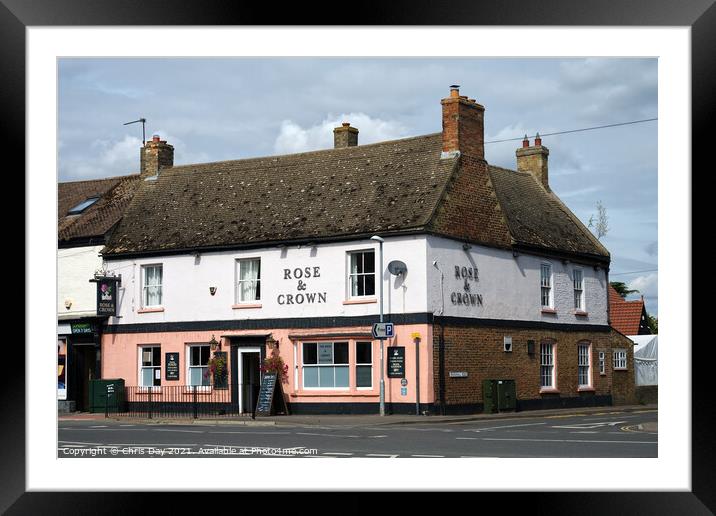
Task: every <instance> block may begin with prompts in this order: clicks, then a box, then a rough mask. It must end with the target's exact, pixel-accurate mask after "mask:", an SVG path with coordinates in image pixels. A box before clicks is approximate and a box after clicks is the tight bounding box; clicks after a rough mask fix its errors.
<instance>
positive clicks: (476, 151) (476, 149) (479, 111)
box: [440, 85, 485, 159]
mask: <svg viewBox="0 0 716 516" xmlns="http://www.w3.org/2000/svg"><path fill="white" fill-rule="evenodd" d="M458 88H459V87H458V86H456V85H453V86H451V87H450V96H449V97H447V98H444V99H442V100H441V101H440V103H441V104H442V107H443V152H444V153H447V154H452V153H454V152H455V151H460V154H465V155H468V156H471V157H473V158H478V159H485V122H484V116H485V108H484V106H482V105H480V104H478V103H477V102H475V100H474V99H469V98H467V97H466V96H464V95H460V90H459V89H458Z"/></svg>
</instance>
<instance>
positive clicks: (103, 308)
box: [90, 276, 122, 317]
mask: <svg viewBox="0 0 716 516" xmlns="http://www.w3.org/2000/svg"><path fill="white" fill-rule="evenodd" d="M90 281H94V282H95V283H97V315H100V316H102V315H111V316H112V317H116V316H117V296H118V291H119V288H118V287H119V284H120V283H121V282H122V277H121V276H108V277H107V276H100V277H95V278H94V279H93V280H90Z"/></svg>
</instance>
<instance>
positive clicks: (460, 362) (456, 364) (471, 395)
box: [433, 324, 635, 408]
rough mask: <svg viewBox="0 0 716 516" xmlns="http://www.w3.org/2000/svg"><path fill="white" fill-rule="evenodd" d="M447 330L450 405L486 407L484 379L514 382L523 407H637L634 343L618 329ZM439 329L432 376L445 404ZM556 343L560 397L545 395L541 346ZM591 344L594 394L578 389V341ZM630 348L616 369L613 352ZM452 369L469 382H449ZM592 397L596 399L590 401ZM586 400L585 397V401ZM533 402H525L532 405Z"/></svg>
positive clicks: (435, 331)
mask: <svg viewBox="0 0 716 516" xmlns="http://www.w3.org/2000/svg"><path fill="white" fill-rule="evenodd" d="M443 332H444V352H443V356H444V380H443V381H444V390H445V394H444V396H445V405H446V407H449V406H451V405H455V406H459V405H462V406H478V405H479V406H481V405H482V402H483V397H482V381H483V380H485V379H513V380H515V386H516V391H517V392H516V393H517V400H518V407H519V404H520V402H523V403H522V405H523V406H529V407H530V408H538V407H539V406H541V405H544V406H545V407H547V406H558V405H561V406H567V405H566V404H565V403H566V401H565V399H571V400H568V401H570V402H571V401H573V402H574V403H572V404H585V405H589V404H600V403H594V402H595V401H598V400H604V399H606V398H605V397H607V396H610V395H611V396H612V401H613V403H614V404H627V403H634V402H635V397H634V355H633V349H632V344H631V341H630V340H629V339H627V338H626V337H624V336H623V335H621V334H619V333H617V332H615V331H613V330H612V331H607V332H598V331H594V332H584V331H567V330H559V331H552V330H544V329H511V328H489V327H475V326H472V327H468V326H446V327H445V328H444V329H443ZM440 335H441V328H440V325H438V324H436V325H435V327H434V328H433V339H434V340H433V350H434V351H433V353H434V360H433V364H434V367H433V374H434V380H435V381H434V385H435V399H436V400H438V401H437V404H438V406H439V404H440V363H441V361H440ZM505 336H511V337H512V351H511V352H505V351H503V337H505ZM548 339H549V340H552V341H553V342H554V344H556V347H555V349H556V363H557V373H556V375H557V378H556V384H557V389H558V390H559V393H557V394H544V393H542V394H541V393H540V342H541V341H542V340H548ZM528 340H534V341H535V345H534V351H535V352H534V354H532V355H530V354H528V353H527V341H528ZM580 341H589V342H591V343H592V348H591V355H592V368H591V372H592V385H593V387H594V391H593V392H579V391H578V377H577V343H578V342H580ZM614 348H621V349H626V350H627V369H626V370H623V371H622V370H617V371H615V370H614V368H613V364H612V360H613V357H612V350H613V349H614ZM599 351H605V353H606V356H605V359H606V371H605V373H606V374H605V375H600V373H599V363H598V353H599ZM450 371H465V372H467V373H468V376H467V378H450V377H449V372H450ZM590 397H591V398H592V399H591V400H590ZM580 398H581V399H580ZM528 401H529V403H525V402H528Z"/></svg>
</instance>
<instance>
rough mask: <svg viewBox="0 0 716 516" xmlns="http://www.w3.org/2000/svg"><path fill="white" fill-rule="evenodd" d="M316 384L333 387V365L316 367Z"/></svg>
mask: <svg viewBox="0 0 716 516" xmlns="http://www.w3.org/2000/svg"><path fill="white" fill-rule="evenodd" d="M318 384H319V385H320V386H321V387H335V384H334V383H333V367H319V368H318Z"/></svg>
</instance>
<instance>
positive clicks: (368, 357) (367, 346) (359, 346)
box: [356, 342, 373, 364]
mask: <svg viewBox="0 0 716 516" xmlns="http://www.w3.org/2000/svg"><path fill="white" fill-rule="evenodd" d="M372 345H373V344H372V343H371V342H357V343H356V363H357V364H370V363H372V362H373V360H372V353H371V349H372Z"/></svg>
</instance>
